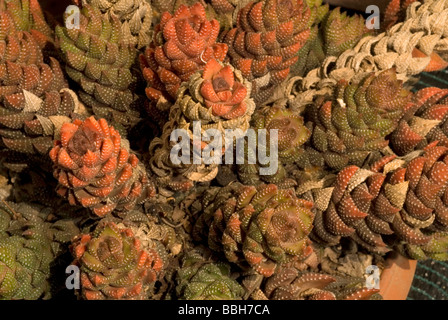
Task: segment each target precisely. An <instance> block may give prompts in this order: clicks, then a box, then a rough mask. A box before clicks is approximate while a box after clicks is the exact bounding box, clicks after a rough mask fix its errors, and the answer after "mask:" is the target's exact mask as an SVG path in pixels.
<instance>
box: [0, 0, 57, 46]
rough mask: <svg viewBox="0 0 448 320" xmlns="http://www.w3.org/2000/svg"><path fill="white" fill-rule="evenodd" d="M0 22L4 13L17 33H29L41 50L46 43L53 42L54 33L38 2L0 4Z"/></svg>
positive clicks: (22, 1)
mask: <svg viewBox="0 0 448 320" xmlns="http://www.w3.org/2000/svg"><path fill="white" fill-rule="evenodd" d="M0 12H2V13H0V15H2V22H3V19H4V15H3V14H4V13H5V12H6V13H7V14H8V15H9V17H10V18H11V19H12V22H13V24H14V26H15V28H16V30H19V31H27V32H30V33H31V34H32V35H33V36H34V37H35V39H36V41H37V43H38V44H39V47H40V48H41V49H42V48H44V46H45V45H46V43H47V42H53V41H54V33H53V30H52V29H51V28H50V26H49V25H48V24H47V22H46V20H45V16H44V13H43V12H42V9H41V7H40V5H39V1H38V0H11V1H1V2H0ZM0 28H1V27H0Z"/></svg>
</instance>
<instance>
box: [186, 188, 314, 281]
mask: <svg viewBox="0 0 448 320" xmlns="http://www.w3.org/2000/svg"><path fill="white" fill-rule="evenodd" d="M311 207H312V203H310V202H308V201H305V200H300V199H298V198H296V197H295V195H294V193H293V190H292V189H288V190H280V189H278V188H277V186H276V185H274V184H270V185H260V186H258V187H254V186H243V185H241V184H238V183H235V184H230V185H229V186H227V187H224V188H218V189H212V190H211V191H210V193H206V194H205V196H204V199H203V203H202V208H203V209H202V211H203V213H202V214H201V215H200V216H199V218H198V220H197V221H196V223H195V226H194V229H193V235H194V238H195V239H202V238H204V237H205V238H207V239H208V240H207V241H208V246H209V248H210V249H212V250H214V251H223V252H224V254H225V256H226V258H227V260H228V261H230V262H232V263H236V264H238V265H239V266H241V267H242V268H247V266H250V267H251V268H252V269H254V270H255V271H256V272H258V273H260V274H261V275H263V276H265V277H269V276H271V275H272V274H273V273H274V272H275V270H276V268H277V266H279V265H281V264H284V263H287V262H289V261H292V260H300V259H305V258H306V257H307V256H309V255H310V254H311V253H312V248H311V246H310V240H309V239H308V234H309V233H310V231H311V229H312V222H313V218H314V215H313V213H312V212H311Z"/></svg>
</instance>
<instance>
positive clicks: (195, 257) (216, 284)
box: [176, 251, 244, 300]
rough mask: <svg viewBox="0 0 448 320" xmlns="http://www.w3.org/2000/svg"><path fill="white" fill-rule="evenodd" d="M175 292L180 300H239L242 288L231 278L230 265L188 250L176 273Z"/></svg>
mask: <svg viewBox="0 0 448 320" xmlns="http://www.w3.org/2000/svg"><path fill="white" fill-rule="evenodd" d="M177 282H178V285H177V287H176V294H177V297H178V298H179V299H182V300H241V298H242V296H243V295H244V289H243V287H241V285H240V284H239V283H238V282H236V281H235V280H234V279H232V278H231V272H230V266H229V265H228V264H226V263H223V262H212V261H207V260H206V259H204V258H203V257H202V256H201V254H199V253H198V252H197V251H192V252H188V253H187V254H186V255H185V256H184V258H183V262H182V267H181V268H180V269H179V271H178V273H177Z"/></svg>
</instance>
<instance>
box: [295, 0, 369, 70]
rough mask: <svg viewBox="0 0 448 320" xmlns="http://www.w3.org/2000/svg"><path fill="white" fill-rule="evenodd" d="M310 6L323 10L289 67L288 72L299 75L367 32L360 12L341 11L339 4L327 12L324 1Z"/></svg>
mask: <svg viewBox="0 0 448 320" xmlns="http://www.w3.org/2000/svg"><path fill="white" fill-rule="evenodd" d="M319 2H321V1H319ZM317 5H319V6H317ZM311 8H312V10H313V7H311ZM325 9H326V11H327V12H325V11H324V10H325ZM314 10H319V11H322V13H324V12H325V14H324V16H323V17H322V16H321V21H317V22H318V25H315V26H313V28H312V29H311V34H310V37H309V39H308V41H307V43H306V44H305V45H304V46H303V48H302V49H300V51H299V61H298V62H297V63H296V64H295V65H294V66H292V67H291V72H292V73H293V74H295V75H299V76H303V75H305V74H307V73H308V72H309V71H310V70H312V69H314V68H318V67H320V66H321V65H322V63H323V61H324V60H325V58H326V57H330V56H336V57H337V56H339V55H340V54H341V53H343V52H344V51H346V50H348V49H351V48H352V47H354V46H355V45H356V44H357V43H358V41H359V40H360V39H361V38H362V37H364V36H366V35H367V34H368V33H369V32H370V30H369V29H367V27H366V23H365V19H364V18H363V17H362V16H361V15H357V14H354V15H351V16H350V15H348V14H347V12H342V13H341V8H340V7H336V8H335V9H332V10H331V11H329V12H328V5H326V6H323V5H322V3H316V4H315V7H314ZM322 13H321V15H322Z"/></svg>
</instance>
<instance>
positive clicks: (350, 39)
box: [322, 7, 369, 56]
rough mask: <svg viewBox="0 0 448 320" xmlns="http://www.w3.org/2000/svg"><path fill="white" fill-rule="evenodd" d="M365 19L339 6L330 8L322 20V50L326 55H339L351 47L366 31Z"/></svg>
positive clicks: (367, 30)
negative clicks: (344, 10) (350, 13)
mask: <svg viewBox="0 0 448 320" xmlns="http://www.w3.org/2000/svg"><path fill="white" fill-rule="evenodd" d="M368 32H369V29H367V27H366V22H365V19H364V18H363V17H362V16H361V15H357V14H355V15H353V16H349V15H347V13H346V12H343V13H341V9H340V8H339V7H337V8H335V9H333V10H331V11H330V12H329V13H328V15H327V16H326V17H325V19H324V20H323V22H322V40H323V50H324V52H325V55H326V56H339V55H340V54H341V53H342V52H344V51H345V50H347V49H350V48H352V47H353V46H355V45H356V43H357V42H358V41H359V40H360V39H361V38H362V37H363V36H364V35H366V34H367V33H368Z"/></svg>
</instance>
